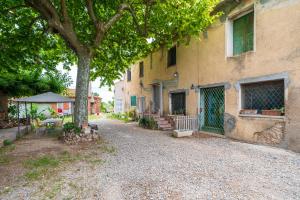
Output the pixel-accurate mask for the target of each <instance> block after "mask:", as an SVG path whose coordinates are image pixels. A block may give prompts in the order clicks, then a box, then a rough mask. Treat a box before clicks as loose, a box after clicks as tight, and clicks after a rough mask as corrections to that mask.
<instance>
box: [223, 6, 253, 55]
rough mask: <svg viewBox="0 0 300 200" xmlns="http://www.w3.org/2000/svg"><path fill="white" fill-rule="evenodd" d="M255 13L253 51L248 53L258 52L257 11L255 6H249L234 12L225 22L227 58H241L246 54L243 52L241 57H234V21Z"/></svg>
mask: <svg viewBox="0 0 300 200" xmlns="http://www.w3.org/2000/svg"><path fill="white" fill-rule="evenodd" d="M251 12H253V14H254V19H253V26H254V27H253V50H252V51H247V52H255V51H256V9H255V5H250V6H247V7H245V8H243V9H241V10H239V11H237V12H233V13H231V14H229V15H228V17H227V19H226V22H225V58H228V57H236V56H240V55H242V54H244V53H247V52H243V53H241V54H239V55H233V21H234V20H237V19H238V18H240V17H243V16H245V15H247V14H249V13H251Z"/></svg>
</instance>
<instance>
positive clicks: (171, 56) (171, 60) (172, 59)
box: [168, 46, 176, 67]
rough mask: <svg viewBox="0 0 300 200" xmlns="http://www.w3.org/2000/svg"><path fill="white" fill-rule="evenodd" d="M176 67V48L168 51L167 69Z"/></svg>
mask: <svg viewBox="0 0 300 200" xmlns="http://www.w3.org/2000/svg"><path fill="white" fill-rule="evenodd" d="M174 65H176V46H174V47H172V48H171V49H169V51H168V67H171V66H174Z"/></svg>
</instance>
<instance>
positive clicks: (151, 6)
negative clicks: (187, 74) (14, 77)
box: [0, 0, 218, 85]
mask: <svg viewBox="0 0 300 200" xmlns="http://www.w3.org/2000/svg"><path fill="white" fill-rule="evenodd" d="M217 3H218V0H165V1H159V0H128V1H123V0H114V1H111V0H102V1H93V0H77V1H71V0H69V1H68V0H66V1H63V0H62V1H61V0H48V1H47V0H2V1H1V2H0V12H1V15H0V26H1V28H0V48H1V52H3V53H1V54H0V61H1V65H0V70H3V69H5V70H11V71H14V70H16V69H17V68H18V67H20V66H22V67H24V66H27V67H30V68H35V67H37V68H40V67H43V68H45V69H53V68H54V67H55V66H56V65H57V64H58V63H64V65H65V67H70V66H71V64H72V63H74V62H75V61H76V55H75V54H78V53H79V51H81V50H80V48H79V47H78V46H86V47H88V49H89V50H88V51H91V52H92V54H93V59H92V63H91V68H92V70H91V73H92V76H91V77H92V78H93V79H95V78H97V77H100V78H101V80H102V83H103V84H108V85H109V84H112V83H113V80H115V79H116V78H119V77H120V75H121V74H122V73H123V72H125V70H126V68H127V67H128V66H129V65H130V64H131V63H133V62H134V61H136V60H137V59H140V58H141V57H143V56H145V55H147V54H149V53H150V52H151V51H153V50H154V49H157V48H159V47H160V46H161V45H166V46H167V47H170V45H172V44H174V42H177V41H179V42H186V41H187V40H188V38H189V37H190V36H193V35H196V36H197V35H198V34H199V33H200V32H201V31H203V30H204V29H205V28H207V26H209V25H210V24H211V23H212V22H213V20H214V17H213V16H211V15H210V13H211V11H212V10H213V8H214V6H215V5H216V4H217ZM45 5H46V6H45ZM47 6H48V7H53V10H54V11H55V12H53V11H52V9H48V10H46V7H47ZM49 19H53V23H57V22H56V21H54V20H57V21H58V22H60V24H59V25H60V26H64V25H65V24H68V23H67V22H68V21H70V24H69V25H67V26H66V27H67V28H66V27H59V26H56V25H53V24H51V22H50V20H49ZM60 29H65V30H60ZM68 29H70V30H72V31H70V32H71V33H72V34H73V35H72V34H70V33H66V32H67V31H68ZM73 31H74V32H73ZM67 34H70V35H71V36H70V38H73V39H69V37H68V36H66V35H67ZM147 38H148V39H149V38H151V39H152V41H153V42H152V43H148V42H147V40H146V39H147Z"/></svg>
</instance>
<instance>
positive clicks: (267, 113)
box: [261, 110, 281, 116]
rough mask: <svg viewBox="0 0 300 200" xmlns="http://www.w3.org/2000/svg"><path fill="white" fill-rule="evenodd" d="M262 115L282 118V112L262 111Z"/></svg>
mask: <svg viewBox="0 0 300 200" xmlns="http://www.w3.org/2000/svg"><path fill="white" fill-rule="evenodd" d="M261 114H262V115H270V116H281V111H280V110H262V113H261Z"/></svg>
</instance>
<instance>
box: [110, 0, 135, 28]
mask: <svg viewBox="0 0 300 200" xmlns="http://www.w3.org/2000/svg"><path fill="white" fill-rule="evenodd" d="M125 10H130V6H129V5H127V4H125V3H123V4H121V5H120V7H119V9H118V11H117V13H116V14H115V15H114V16H112V17H111V18H110V20H108V22H106V23H105V25H104V31H105V32H106V31H108V29H110V28H111V27H112V26H113V25H114V24H115V23H116V22H117V21H118V20H119V19H120V18H121V17H122V15H123V12H124V11H125Z"/></svg>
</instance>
